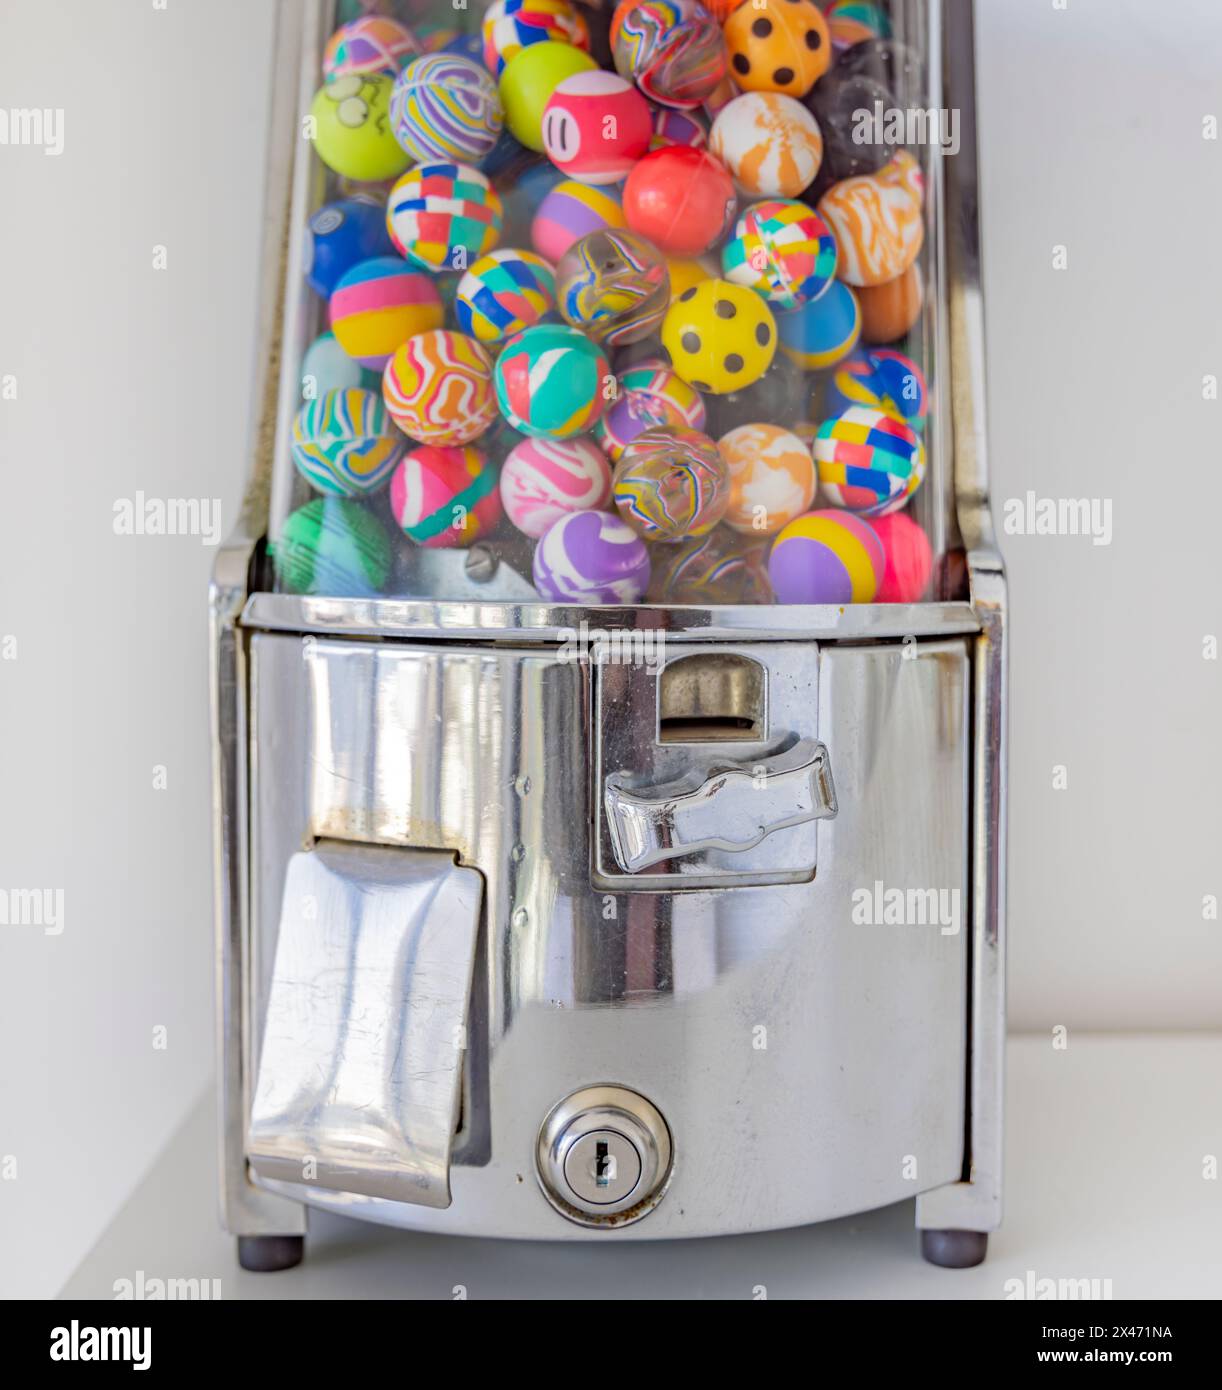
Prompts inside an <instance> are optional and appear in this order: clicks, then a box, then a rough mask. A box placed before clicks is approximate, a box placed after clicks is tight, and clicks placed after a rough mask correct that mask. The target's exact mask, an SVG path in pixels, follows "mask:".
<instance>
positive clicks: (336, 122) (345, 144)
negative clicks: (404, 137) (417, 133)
mask: <svg viewBox="0 0 1222 1390" xmlns="http://www.w3.org/2000/svg"><path fill="white" fill-rule="evenodd" d="M393 87H394V82H393V79H391V78H390V77H388V76H387V75H386V74H385V73H369V74H366V75H364V76H358V75H357V74H356V73H352V74H349V75H348V76H347V77H337V78H336V79H335V81H334V82H325V83H323V85H322V86H321V87H320V88H319V89H318V91H317V93H316V94H315V96H314V101H313V104H312V105H311V106H310V116H311V118H312V120H313V123H314V151H315V153H316V154H317V155H318V157H319V159H321V160H322V162H323V163H324V164H325V165H326V166H327V168H328V169H332V170H334V171H335V173H337V174H339V175H340V176H341V178H345V179H355V180H356V181H357V182H359V183H381V182H382V181H383V180H385V179H394V178H398V176H399V175H400V174H401V173H402V172H403V171H404V169H406V168H407V166H408V162H409V158H410V156H409V155H408V154H407V153H405V152H404V150H403V149H402V148H400V146H399V143H398V141H397V140H396V139H395V136H394V133H393V132H392V130H391V128H390V119H389V112H390V106H391V93H392V90H393Z"/></svg>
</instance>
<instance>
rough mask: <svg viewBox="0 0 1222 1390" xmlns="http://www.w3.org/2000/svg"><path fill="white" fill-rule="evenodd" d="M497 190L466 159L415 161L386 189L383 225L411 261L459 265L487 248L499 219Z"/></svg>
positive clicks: (436, 267) (448, 267) (443, 267)
mask: <svg viewBox="0 0 1222 1390" xmlns="http://www.w3.org/2000/svg"><path fill="white" fill-rule="evenodd" d="M504 217H505V210H504V208H503V206H502V204H501V198H500V195H499V194H498V193H497V192H496V190H495V189H494V188H493V187H492V184H491V183H489V181H488V178H487V176H486V175H484V174H481V173H480V171H479V170H478V169H473V168H472V167H471V166H470V165H469V164H453V163H441V162H434V163H431V164H418V165H417V166H416V167H415V168H414V169H409V170H408V172H407V173H406V174H404V175H403V177H402V178H401V179H400V180H399V181H398V183H396V184H395V186H394V187H393V188H392V189H391V190H390V197H389V199H388V200H387V204H386V229H387V231H388V232H389V233H390V238H391V240H392V241H393V242H394V244H395V248H396V249H397V250H398V252H399V254H400V255H401V256H403V257H404V258H405V259H407V260H408V261H410V262H411V264H412V265H414V266H420V267H422V268H423V269H425V270H433V271H438V272H440V271H453V270H458V271H463V270H466V269H467V267H468V266H469V265H470V264H471V262H472V261H475V260H478V259H479V257H480V256H483V255H485V254H486V253H487V252H489V251H491V250H492V248H493V247H494V246H495V245H496V243H497V238H498V237H499V236H500V234H501V227H502V226H503V224H504Z"/></svg>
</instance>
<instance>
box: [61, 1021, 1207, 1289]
mask: <svg viewBox="0 0 1222 1390" xmlns="http://www.w3.org/2000/svg"><path fill="white" fill-rule="evenodd" d="M1220 1077H1222V1036H1218V1035H1202V1034H1197V1035H1193V1034H1163V1035H1145V1036H1140V1035H1139V1036H1133V1035H1129V1036H1123V1037H1122V1036H1118V1035H1085V1034H1083V1035H1077V1036H1075V1035H1072V1034H1071V1036H1070V1038H1069V1045H1068V1047H1067V1048H1066V1049H1065V1050H1063V1051H1057V1050H1054V1048H1053V1046H1052V1042H1051V1038H1050V1037H1038V1036H1031V1035H1028V1036H1023V1037H1018V1038H1012V1039H1011V1041H1010V1046H1009V1074H1008V1085H1007V1094H1008V1126H1007V1144H1006V1161H1007V1165H1008V1176H1007V1191H1006V1220H1005V1225H1004V1226H1003V1228H1002V1229H1001V1230H1000V1231H999V1232H997V1233H995V1234H994V1235H993V1237H992V1239H991V1242H990V1250H989V1258H988V1260H987V1261H986V1262H985V1263H984V1264H983V1265H982V1266H980V1267H978V1268H976V1269H972V1270H941V1269H934V1268H931V1267H930V1266H928V1265H926V1264H924V1263H923V1262H922V1260H921V1259H920V1257H919V1254H918V1251H917V1236H916V1234H915V1232H914V1230H913V1204H912V1203H911V1202H905V1203H901V1204H900V1205H898V1206H893V1207H888V1208H885V1209H883V1210H881V1211H875V1212H868V1213H866V1214H864V1215H861V1216H854V1217H850V1218H846V1219H843V1220H840V1221H832V1222H828V1223H827V1224H825V1225H822V1226H812V1227H806V1228H803V1229H799V1230H791V1231H773V1232H767V1233H763V1234H760V1235H751V1236H737V1237H727V1238H724V1239H715V1240H693V1241H673V1242H656V1243H655V1242H638V1243H635V1244H627V1243H623V1244H620V1245H618V1246H617V1247H615V1248H610V1247H611V1243H610V1242H603V1241H601V1240H596V1241H592V1242H580V1243H567V1242H566V1243H562V1244H556V1245H552V1244H548V1243H545V1242H530V1243H527V1242H516V1241H499V1240H474V1239H464V1238H446V1237H441V1236H431V1235H428V1236H426V1235H416V1234H411V1233H405V1232H401V1231H393V1230H388V1229H385V1228H381V1227H376V1226H368V1225H365V1224H363V1223H360V1222H355V1221H349V1220H345V1219H341V1218H336V1217H330V1216H326V1215H321V1214H317V1213H315V1214H312V1216H311V1220H310V1227H311V1229H310V1235H309V1237H308V1240H307V1246H306V1260H305V1263H304V1264H303V1265H301V1266H299V1267H298V1268H297V1269H295V1270H291V1271H287V1272H284V1273H280V1274H273V1275H266V1274H264V1275H260V1274H248V1273H245V1272H244V1271H242V1270H240V1269H239V1268H238V1266H237V1262H236V1258H235V1253H234V1242H233V1240H232V1239H231V1238H229V1237H228V1236H226V1235H225V1234H224V1233H223V1232H222V1231H221V1230H220V1228H219V1226H218V1224H217V1218H216V1182H215V1173H214V1168H213V1163H214V1155H215V1152H216V1146H215V1129H214V1124H213V1109H212V1107H213V1100H212V1096H211V1095H208V1096H206V1097H205V1098H203V1099H202V1100H201V1102H200V1104H199V1105H198V1106H197V1107H196V1109H195V1110H194V1112H193V1113H192V1115H191V1117H190V1119H189V1120H188V1122H187V1123H186V1124H185V1125H184V1126H183V1128H182V1129H181V1130H180V1131H179V1132H178V1134H177V1135H175V1137H174V1139H173V1140H172V1142H171V1143H170V1144H169V1146H168V1147H167V1148H166V1149H165V1151H164V1152H163V1153H162V1154H161V1155H160V1157H159V1158H158V1160H157V1161H156V1163H155V1164H154V1165H153V1167H152V1168H151V1169H150V1171H149V1172H148V1174H147V1175H146V1177H145V1178H144V1180H143V1181H142V1182H141V1183H140V1184H139V1186H138V1187H137V1188H136V1190H135V1192H134V1194H133V1196H132V1198H131V1200H130V1201H129V1202H128V1203H127V1205H126V1206H125V1207H124V1208H123V1209H122V1210H121V1211H120V1212H119V1214H118V1216H117V1217H116V1218H115V1220H114V1221H113V1222H112V1224H111V1225H110V1227H109V1228H108V1229H107V1230H106V1231H105V1233H104V1234H103V1236H102V1238H101V1239H100V1241H99V1242H98V1243H97V1245H96V1246H95V1247H94V1249H93V1250H92V1251H91V1252H90V1254H89V1255H88V1256H87V1257H86V1258H85V1260H84V1261H83V1262H82V1263H81V1265H80V1266H79V1268H78V1269H77V1270H76V1272H75V1273H74V1274H73V1276H72V1277H71V1278H70V1279H69V1281H68V1283H67V1285H66V1286H65V1288H64V1290H63V1294H64V1295H65V1296H68V1297H78V1298H110V1297H113V1290H114V1284H115V1281H116V1280H117V1279H125V1278H126V1279H132V1280H134V1279H135V1278H136V1275H137V1271H138V1270H143V1271H144V1275H145V1278H146V1279H148V1278H152V1277H160V1278H180V1279H191V1278H196V1279H205V1278H207V1279H214V1278H219V1279H220V1280H221V1294H222V1297H224V1298H229V1299H237V1298H306V1299H323V1298H452V1297H454V1296H455V1295H454V1289H455V1287H456V1286H462V1287H463V1288H465V1290H466V1293H467V1297H469V1298H515V1299H549V1298H568V1299H586V1298H614V1299H637V1298H648V1299H670V1298H686V1299H711V1298H752V1297H754V1296H756V1295H755V1293H754V1291H755V1289H756V1288H757V1287H758V1286H761V1285H762V1286H763V1287H764V1288H765V1289H766V1290H767V1296H768V1297H769V1298H905V1299H934V1298H1004V1297H1005V1296H1006V1294H1007V1289H1006V1281H1007V1280H1010V1279H1014V1278H1017V1279H1020V1280H1021V1279H1025V1278H1026V1274H1027V1271H1033V1272H1034V1274H1035V1275H1036V1277H1039V1278H1044V1277H1050V1278H1054V1279H1059V1278H1075V1279H1076V1278H1097V1279H1110V1280H1111V1281H1112V1296H1113V1297H1114V1298H1116V1299H1121V1298H1150V1297H1170V1298H1222V1256H1220V1254H1219V1244H1220V1242H1219V1237H1220V1236H1222V1179H1218V1180H1213V1181H1211V1180H1209V1179H1207V1178H1206V1177H1205V1176H1204V1173H1205V1169H1204V1160H1205V1157H1206V1155H1209V1154H1214V1155H1218V1156H1220V1157H1222V1106H1220V1105H1219V1094H1220V1088H1219V1078H1220ZM540 1200H542V1198H540Z"/></svg>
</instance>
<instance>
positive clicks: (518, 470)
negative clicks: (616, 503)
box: [501, 439, 611, 538]
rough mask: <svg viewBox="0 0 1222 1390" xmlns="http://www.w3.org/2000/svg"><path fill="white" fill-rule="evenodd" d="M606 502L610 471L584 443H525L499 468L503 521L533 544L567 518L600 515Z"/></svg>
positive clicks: (592, 447)
mask: <svg viewBox="0 0 1222 1390" xmlns="http://www.w3.org/2000/svg"><path fill="white" fill-rule="evenodd" d="M610 497H611V466H610V464H609V463H608V462H607V458H606V455H605V454H604V453H603V451H602V450H601V449H600V448H598V446H597V445H595V444H592V443H591V442H590V440H588V439H524V440H522V442H521V443H520V444H516V445H514V447H513V448H512V449H511V450H510V451H509V453H508V455H507V456H506V458H505V462H504V463H503V464H502V465H501V502H502V504H503V505H504V508H505V515H506V516H507V517H508V518H509V520H510V521H512V522H513V524H514V525H515V526H516V527H517V528H518V530H519V531H522V532H523V533H524V534H525V535H528V536H532V537H535V538H538V537H539V536H541V535H542V534H543V533H544V532H545V531H546V530H548V529H549V527H551V526H552V525H553V524H554V523H555V522H556V521H558V520H559V519H560V518H561V517H562V516H565V515H566V514H567V513H569V512H579V511H585V510H587V509H589V508H595V509H600V510H601V509H603V508H605V507H606V506H607V503H608V501H609V500H610Z"/></svg>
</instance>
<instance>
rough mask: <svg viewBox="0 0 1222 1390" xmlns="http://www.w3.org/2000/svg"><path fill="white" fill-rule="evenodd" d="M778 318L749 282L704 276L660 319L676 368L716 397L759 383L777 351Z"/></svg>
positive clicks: (673, 364) (666, 347) (695, 385)
mask: <svg viewBox="0 0 1222 1390" xmlns="http://www.w3.org/2000/svg"><path fill="white" fill-rule="evenodd" d="M776 336H777V335H776V320H775V319H774V318H773V317H772V310H771V309H769V307H768V305H767V303H766V302H765V301H764V300H763V299H762V298H761V297H760V296H759V295H758V294H756V293H755V291H754V290H749V289H748V288H747V287H746V286H745V285H732V284H731V283H730V282H729V281H728V280H704V281H702V282H701V283H700V284H698V285H693V286H691V287H690V288H689V289H686V290H684V291H683V293H682V294H681V295H679V297H678V298H677V299H676V300H675V301H674V303H673V304H671V306H670V308H669V309H668V310H667V312H666V317H665V319H663V321H662V346H663V347H664V348H665V349H666V351H667V352H668V353H669V354H670V360H671V365H672V366H673V367H674V369H675V371H676V372H678V373H679V375H680V376H681V377H682V378H683V380H684V381H686V382H689V383H690V384H691V385H692V386H694V387H695V388H696V390H697V391H707V392H709V393H711V394H712V395H714V396H723V395H725V394H726V393H727V392H728V391H737V390H739V389H740V388H741V387H743V386H750V385H751V383H752V382H753V381H758V380H759V379H760V377H762V376H763V375H764V373H765V372H766V371H767V370H768V368H769V366H770V365H771V363H772V358H773V356H774V354H775V353H776Z"/></svg>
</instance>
